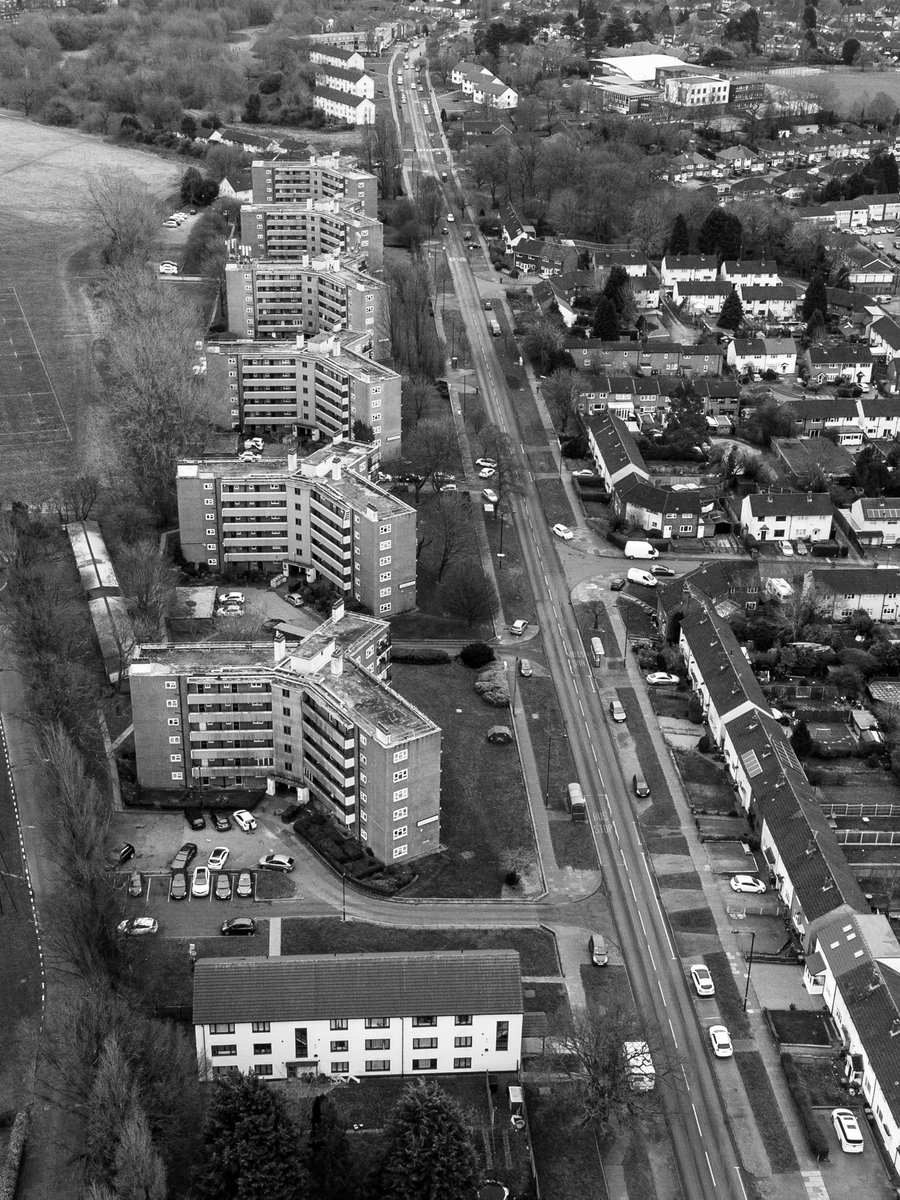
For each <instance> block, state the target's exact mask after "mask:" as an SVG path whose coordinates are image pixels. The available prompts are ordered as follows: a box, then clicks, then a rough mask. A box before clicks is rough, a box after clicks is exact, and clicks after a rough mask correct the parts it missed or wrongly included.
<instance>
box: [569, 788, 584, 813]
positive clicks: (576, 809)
mask: <svg viewBox="0 0 900 1200" xmlns="http://www.w3.org/2000/svg"><path fill="white" fill-rule="evenodd" d="M568 793H569V794H568V801H569V812H570V813H571V815H572V820H573V821H578V822H581V821H586V820H587V806H586V804H585V802H584V792H582V790H581V784H580V783H570V784H569V789H568Z"/></svg>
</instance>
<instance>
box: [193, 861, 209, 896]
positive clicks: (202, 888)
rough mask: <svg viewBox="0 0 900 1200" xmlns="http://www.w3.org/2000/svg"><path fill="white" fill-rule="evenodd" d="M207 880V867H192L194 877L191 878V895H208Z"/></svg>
mask: <svg viewBox="0 0 900 1200" xmlns="http://www.w3.org/2000/svg"><path fill="white" fill-rule="evenodd" d="M209 882H210V879H209V867H194V877H193V879H192V880H191V895H192V896H208V895H209Z"/></svg>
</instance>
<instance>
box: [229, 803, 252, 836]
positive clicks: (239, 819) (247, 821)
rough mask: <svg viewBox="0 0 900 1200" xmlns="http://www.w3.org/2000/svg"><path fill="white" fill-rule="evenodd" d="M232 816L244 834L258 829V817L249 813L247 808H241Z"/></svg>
mask: <svg viewBox="0 0 900 1200" xmlns="http://www.w3.org/2000/svg"><path fill="white" fill-rule="evenodd" d="M231 816H232V819H233V820H234V823H235V825H237V827H238V829H243V831H244V833H249V832H250V831H251V829H255V828H256V817H254V815H253V813H251V812H247V810H246V808H239V809H238V810H237V812H233V813H232V814H231Z"/></svg>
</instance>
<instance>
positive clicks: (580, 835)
mask: <svg viewBox="0 0 900 1200" xmlns="http://www.w3.org/2000/svg"><path fill="white" fill-rule="evenodd" d="M550 840H551V841H552V842H553V854H554V856H555V858H556V862H557V865H558V866H560V867H574V868H575V869H576V870H577V871H596V870H597V867H598V865H599V864H598V862H597V851H596V850H595V849H594V839H593V838H592V837H591V830H590V826H589V825H583V824H573V823H572V822H571V821H551V822H550Z"/></svg>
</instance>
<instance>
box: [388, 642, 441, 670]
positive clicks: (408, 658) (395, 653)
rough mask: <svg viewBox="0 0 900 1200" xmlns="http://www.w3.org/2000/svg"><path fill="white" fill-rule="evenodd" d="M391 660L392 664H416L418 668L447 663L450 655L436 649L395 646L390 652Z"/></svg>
mask: <svg viewBox="0 0 900 1200" xmlns="http://www.w3.org/2000/svg"><path fill="white" fill-rule="evenodd" d="M391 658H392V659H393V660H394V662H401V663H418V665H419V666H420V667H431V666H437V665H438V664H439V663H448V662H449V661H450V654H449V652H448V651H447V650H440V649H438V648H437V647H426V646H422V647H419V648H417V647H414V646H411V647H408V648H407V649H403V648H402V647H398V646H395V647H393V648H392V650H391Z"/></svg>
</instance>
